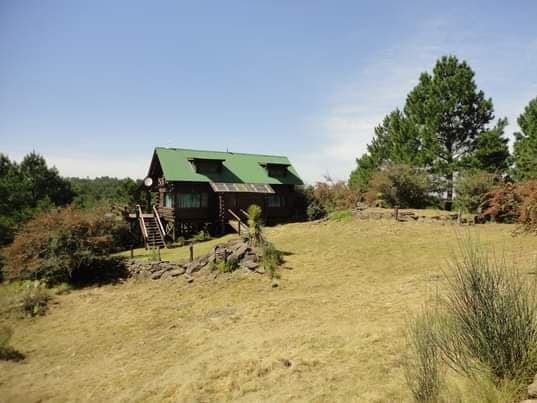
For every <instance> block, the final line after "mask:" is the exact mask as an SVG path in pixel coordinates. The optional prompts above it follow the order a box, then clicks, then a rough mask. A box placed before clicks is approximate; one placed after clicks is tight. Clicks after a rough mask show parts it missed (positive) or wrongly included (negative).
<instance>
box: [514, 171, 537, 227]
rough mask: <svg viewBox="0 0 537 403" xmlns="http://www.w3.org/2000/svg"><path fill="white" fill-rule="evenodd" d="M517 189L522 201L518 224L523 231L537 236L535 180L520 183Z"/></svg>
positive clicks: (536, 188) (536, 192)
mask: <svg viewBox="0 0 537 403" xmlns="http://www.w3.org/2000/svg"><path fill="white" fill-rule="evenodd" d="M519 189H520V194H521V196H522V199H523V201H522V204H521V206H520V211H519V217H518V222H519V223H520V224H521V225H522V229H523V230H524V231H526V232H532V233H535V234H537V180H533V181H527V182H524V183H521V184H520V185H519Z"/></svg>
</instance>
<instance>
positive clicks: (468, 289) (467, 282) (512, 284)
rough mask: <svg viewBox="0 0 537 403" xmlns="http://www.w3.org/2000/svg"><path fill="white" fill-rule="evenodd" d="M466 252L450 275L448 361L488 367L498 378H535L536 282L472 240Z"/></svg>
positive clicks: (444, 343) (464, 368) (443, 343)
mask: <svg viewBox="0 0 537 403" xmlns="http://www.w3.org/2000/svg"><path fill="white" fill-rule="evenodd" d="M461 254H462V257H461V258H460V259H458V260H456V261H455V263H454V264H453V270H452V276H451V277H449V278H448V281H449V291H448V295H447V299H446V303H445V307H444V308H445V309H444V310H445V313H446V316H445V321H444V323H443V328H444V331H443V332H442V333H441V334H442V338H441V339H440V343H439V346H440V348H441V349H442V353H443V355H444V357H445V360H446V362H447V363H448V364H449V365H450V366H451V367H452V368H454V369H456V370H458V371H461V372H464V373H466V374H468V375H471V374H472V373H474V372H475V371H479V370H483V369H484V370H485V371H487V372H490V373H491V375H492V376H493V377H494V378H495V379H497V380H498V382H499V381H501V380H504V379H529V377H532V376H533V375H535V373H536V372H537V354H536V353H537V300H536V294H535V288H534V287H533V285H532V284H530V283H529V282H528V280H527V279H526V278H523V277H522V276H521V274H520V273H519V272H518V271H517V270H516V269H514V268H512V267H509V266H508V265H507V264H506V263H505V261H498V260H496V259H490V258H489V257H488V256H487V255H486V254H485V253H484V252H483V251H482V250H481V249H480V247H479V246H478V245H477V244H476V243H475V242H473V241H471V240H466V241H464V242H462V243H461Z"/></svg>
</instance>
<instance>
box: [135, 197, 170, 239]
mask: <svg viewBox="0 0 537 403" xmlns="http://www.w3.org/2000/svg"><path fill="white" fill-rule="evenodd" d="M136 208H137V209H138V220H139V223H140V230H141V231H142V236H143V237H144V243H145V247H146V249H147V248H165V247H166V242H165V241H164V235H165V232H164V227H163V226H162V222H161V221H160V216H159V214H158V211H157V209H156V208H155V206H153V212H152V214H144V213H142V209H141V207H140V206H136Z"/></svg>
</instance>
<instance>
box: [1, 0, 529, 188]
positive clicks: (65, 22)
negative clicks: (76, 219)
mask: <svg viewBox="0 0 537 403" xmlns="http://www.w3.org/2000/svg"><path fill="white" fill-rule="evenodd" d="M536 17H537V2H536V1H533V0H527V1H516V0H515V1H512V2H505V1H497V2H494V1H470V0H465V1H449V2H441V3H440V2H432V1H415V2H402V1H315V0H308V1H295V0H287V1H283V0H281V1H279V0H272V1H269V0H267V1H261V0H259V1H233V0H229V1H195V2H194V1H192V2H181V1H144V2H142V1H133V0H129V1H126V0H118V1H100V0H93V1H48V0H43V1H37V0H36V1H31V0H27V1H16V0H0V55H1V56H0V141H1V143H0V144H1V147H0V152H3V153H7V154H8V155H9V156H10V157H12V158H15V159H17V160H18V159H20V158H21V157H22V156H23V155H24V154H26V153H27V152H29V151H32V150H36V151H37V152H39V153H41V154H43V155H44V156H45V157H46V158H47V159H48V160H49V161H50V162H51V163H53V164H54V165H56V166H57V167H58V169H59V170H60V172H61V173H62V174H63V175H66V176H90V177H94V176H101V175H109V176H119V177H124V176H132V177H143V176H144V175H145V173H146V170H147V166H148V164H149V160H150V158H151V154H152V149H153V147H155V146H167V147H180V148H201V149H214V150H226V149H229V150H230V151H236V152H255V153H266V154H284V155H288V156H289V157H290V158H291V159H292V161H293V162H294V163H295V165H296V166H297V169H298V170H299V173H300V174H301V175H302V176H303V177H304V178H305V179H306V180H307V181H308V182H313V181H315V180H317V179H319V178H320V177H322V175H324V174H329V175H331V176H332V177H334V178H338V179H347V177H348V175H349V172H350V171H351V170H352V169H353V168H354V166H355V158H356V157H357V156H359V155H360V154H361V153H363V152H364V150H365V146H366V144H367V143H368V142H369V141H370V140H371V137H372V135H373V128H374V126H375V125H377V124H378V123H379V122H380V121H381V120H382V118H383V116H384V115H385V114H387V113H388V112H390V111H391V110H392V109H394V108H395V107H398V106H399V107H400V106H402V105H403V103H404V99H405V96H406V94H407V93H408V92H409V91H410V89H411V88H412V87H413V86H414V85H415V84H416V82H417V79H418V76H419V74H420V72H422V71H424V70H430V69H431V68H432V66H433V65H434V62H435V61H436V59H437V58H438V57H439V56H441V55H444V54H455V55H457V56H458V57H459V58H461V59H465V60H467V61H468V62H469V63H470V65H471V66H472V67H473V69H474V70H475V72H476V81H477V83H478V86H479V87H480V88H481V89H483V90H484V91H485V93H486V95H487V96H490V97H492V98H493V101H494V105H495V109H496V116H499V117H501V116H507V117H508V118H509V121H510V123H511V124H510V126H509V127H508V129H507V131H508V133H512V132H513V131H515V130H516V129H517V127H516V117H517V116H518V115H519V114H520V112H521V111H522V110H523V108H524V106H525V105H526V104H527V103H528V101H529V100H530V99H531V98H533V97H535V96H537V24H536V23H535V21H536V20H537V18H536Z"/></svg>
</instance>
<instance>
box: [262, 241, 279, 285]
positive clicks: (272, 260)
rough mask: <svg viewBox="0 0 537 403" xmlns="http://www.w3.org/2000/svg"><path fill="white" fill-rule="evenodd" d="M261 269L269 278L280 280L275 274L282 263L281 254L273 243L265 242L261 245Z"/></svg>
mask: <svg viewBox="0 0 537 403" xmlns="http://www.w3.org/2000/svg"><path fill="white" fill-rule="evenodd" d="M262 263H263V268H264V269H265V271H266V272H267V273H268V274H269V276H270V278H280V275H279V273H278V272H277V270H278V267H280V265H281V264H282V263H283V256H282V252H280V251H279V250H278V249H276V247H275V246H274V244H273V243H271V242H265V243H264V244H263V257H262Z"/></svg>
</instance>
